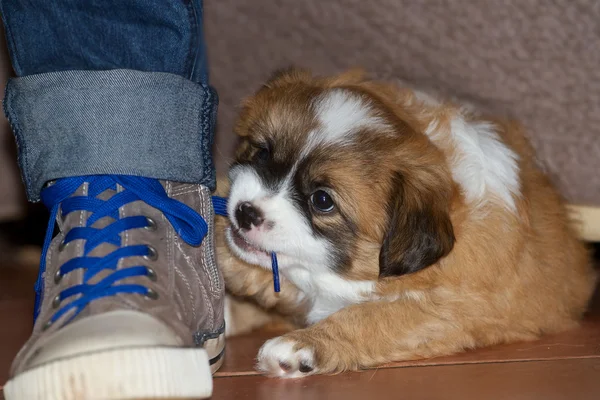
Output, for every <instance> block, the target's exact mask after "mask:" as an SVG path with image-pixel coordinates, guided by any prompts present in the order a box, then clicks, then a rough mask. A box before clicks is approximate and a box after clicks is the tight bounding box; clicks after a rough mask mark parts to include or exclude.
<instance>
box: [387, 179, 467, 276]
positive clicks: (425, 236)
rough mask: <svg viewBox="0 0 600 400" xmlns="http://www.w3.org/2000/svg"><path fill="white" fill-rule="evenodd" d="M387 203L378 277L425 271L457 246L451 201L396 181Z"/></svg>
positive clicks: (442, 196) (401, 181) (433, 192)
mask: <svg viewBox="0 0 600 400" xmlns="http://www.w3.org/2000/svg"><path fill="white" fill-rule="evenodd" d="M393 186H394V187H393V189H392V195H391V196H390V199H389V200H388V201H389V202H388V213H389V214H388V221H389V223H388V230H387V235H386V237H385V239H384V241H383V245H382V247H381V251H380V253H379V276H380V277H386V276H393V275H404V274H409V273H413V272H417V271H419V270H421V269H423V268H426V267H428V266H430V265H432V264H434V263H435V262H436V261H438V260H439V259H440V258H442V257H444V256H446V255H447V254H448V253H450V250H452V247H453V246H454V240H455V239H454V231H453V228H452V223H451V222H450V215H449V199H448V196H446V195H445V194H444V193H441V192H439V191H436V190H435V189H434V188H424V187H417V185H414V184H411V183H410V182H409V181H408V180H407V179H404V178H403V176H402V175H400V174H398V175H396V176H395V178H394V183H393Z"/></svg>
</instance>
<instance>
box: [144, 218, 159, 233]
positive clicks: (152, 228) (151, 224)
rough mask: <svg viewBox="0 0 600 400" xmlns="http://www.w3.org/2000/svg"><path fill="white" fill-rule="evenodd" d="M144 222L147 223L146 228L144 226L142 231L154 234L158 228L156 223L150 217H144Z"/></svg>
mask: <svg viewBox="0 0 600 400" xmlns="http://www.w3.org/2000/svg"><path fill="white" fill-rule="evenodd" d="M146 221H147V222H148V226H145V227H144V229H146V230H147V231H150V232H154V231H155V230H156V229H157V228H158V226H157V225H156V221H155V220H153V219H152V218H150V217H146Z"/></svg>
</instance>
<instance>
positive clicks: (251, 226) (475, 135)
mask: <svg viewBox="0 0 600 400" xmlns="http://www.w3.org/2000/svg"><path fill="white" fill-rule="evenodd" d="M236 131H237V133H238V135H239V136H240V137H241V145H240V147H239V150H238V152H237V156H236V161H235V163H234V165H233V166H232V168H231V171H230V179H231V189H230V193H229V210H228V211H229V214H230V216H231V224H230V225H227V226H226V227H224V228H223V229H224V235H225V236H226V238H227V242H228V244H229V247H230V249H231V251H232V252H233V253H234V256H232V255H231V254H230V253H229V251H228V250H227V249H226V248H225V247H224V246H219V253H220V254H219V260H220V264H221V267H222V268H223V272H224V275H225V279H226V285H227V286H228V288H229V290H230V292H232V293H233V294H235V295H238V296H241V297H246V298H252V299H253V300H254V301H255V302H257V303H258V304H259V305H261V306H262V307H264V308H265V309H275V310H276V311H278V312H280V313H282V314H286V315H290V316H292V317H295V318H297V319H300V320H302V321H303V322H304V323H305V326H306V327H305V328H304V329H300V330H296V331H293V332H290V333H288V334H286V335H284V336H281V337H277V338H275V339H272V340H269V341H267V342H266V343H265V344H264V345H263V347H262V348H261V350H260V352H259V354H258V368H259V369H260V370H261V371H263V372H264V373H266V374H268V375H272V376H279V377H302V376H305V375H309V374H315V373H335V372H340V371H345V370H355V369H359V368H365V367H372V366H377V365H380V364H383V363H387V362H390V361H395V360H406V359H417V358H424V357H435V356H440V355H445V354H451V353H455V352H459V351H462V350H465V349H471V348H475V347H480V346H488V345H492V344H496V343H503V342H511V341H522V340H533V339H535V338H538V337H539V336H540V335H542V334H545V333H553V332H558V331H562V330H565V329H569V328H572V327H573V326H575V325H576V323H577V321H578V320H579V319H580V317H581V316H582V314H583V313H584V311H585V310H586V306H587V303H588V300H589V298H590V296H591V293H592V291H593V288H594V285H595V275H594V271H593V269H592V267H591V263H590V262H589V260H588V255H587V253H586V250H585V249H584V247H583V245H582V244H581V243H579V242H578V240H577V239H576V237H575V234H574V232H573V231H572V230H571V228H570V227H569V221H568V219H567V216H566V213H565V209H564V207H563V204H562V202H561V199H560V197H559V195H558V194H557V192H556V190H555V189H554V188H553V187H552V185H551V184H550V182H549V181H548V179H547V177H546V176H544V174H543V173H542V172H540V170H539V169H538V168H537V167H536V164H535V161H534V160H535V156H534V154H533V152H532V149H531V148H530V146H529V145H528V143H527V141H526V140H525V138H524V136H523V134H522V132H521V130H520V127H519V126H518V125H516V124H514V123H512V122H509V121H502V120H493V119H487V118H484V117H483V116H480V115H477V114H475V113H472V112H470V111H468V110H467V109H465V108H461V107H460V106H457V105H454V104H451V103H448V102H443V101H440V100H437V99H434V98H431V97H429V96H425V95H423V94H420V93H418V92H415V91H413V90H410V89H406V88H400V87H395V86H394V85H391V84H386V83H377V82H373V81H369V80H366V79H364V78H363V76H362V74H359V73H355V72H349V73H346V74H343V75H340V76H336V77H333V78H327V79H320V78H314V77H312V76H311V74H310V73H308V72H304V71H297V70H289V71H285V72H282V73H279V74H277V75H276V76H275V77H274V78H273V79H271V80H270V81H269V82H267V83H266V84H265V86H264V87H263V88H262V89H261V90H259V91H258V92H257V93H256V95H254V96H253V97H251V98H250V99H248V100H247V101H246V102H245V103H244V106H243V110H242V112H241V116H240V119H239V122H238V124H237V127H236ZM223 225H225V224H223V222H221V226H223ZM273 251H274V252H276V253H277V255H278V258H279V268H280V272H281V275H282V278H281V279H282V291H281V293H280V294H276V293H274V292H273V286H272V276H271V272H270V268H271V259H270V256H269V253H270V252H273ZM240 259H241V260H243V261H244V262H242V261H240ZM250 264H252V265H250Z"/></svg>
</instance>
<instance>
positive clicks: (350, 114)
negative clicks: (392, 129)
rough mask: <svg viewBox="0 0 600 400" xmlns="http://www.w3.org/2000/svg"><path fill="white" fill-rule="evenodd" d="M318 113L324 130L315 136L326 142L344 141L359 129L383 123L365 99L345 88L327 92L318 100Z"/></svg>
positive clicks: (318, 118)
mask: <svg viewBox="0 0 600 400" xmlns="http://www.w3.org/2000/svg"><path fill="white" fill-rule="evenodd" d="M316 113H317V120H318V121H319V124H320V126H321V129H322V130H323V132H321V133H320V134H318V135H313V136H318V138H319V139H320V140H322V141H323V142H326V143H340V142H344V140H345V139H346V138H349V137H351V136H352V134H353V133H355V132H356V131H357V130H358V129H360V128H363V127H368V126H374V125H375V126H377V125H380V124H381V123H382V122H381V120H380V119H379V118H377V117H375V116H374V115H373V109H372V107H371V106H370V105H369V104H368V103H366V102H365V100H363V99H361V98H360V97H358V95H356V94H354V93H352V92H350V91H348V90H344V89H332V90H330V91H328V92H326V93H325V95H324V96H323V97H322V98H320V99H319V100H318V101H317V106H316Z"/></svg>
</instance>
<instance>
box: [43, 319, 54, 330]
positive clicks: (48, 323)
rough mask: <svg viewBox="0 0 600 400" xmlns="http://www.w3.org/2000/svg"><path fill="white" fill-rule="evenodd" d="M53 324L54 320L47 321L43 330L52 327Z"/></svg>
mask: <svg viewBox="0 0 600 400" xmlns="http://www.w3.org/2000/svg"><path fill="white" fill-rule="evenodd" d="M52 324H53V322H52V320H48V322H46V323H45V324H44V326H42V331H45V330H47V329H48V328H50V327H51V326H52Z"/></svg>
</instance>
